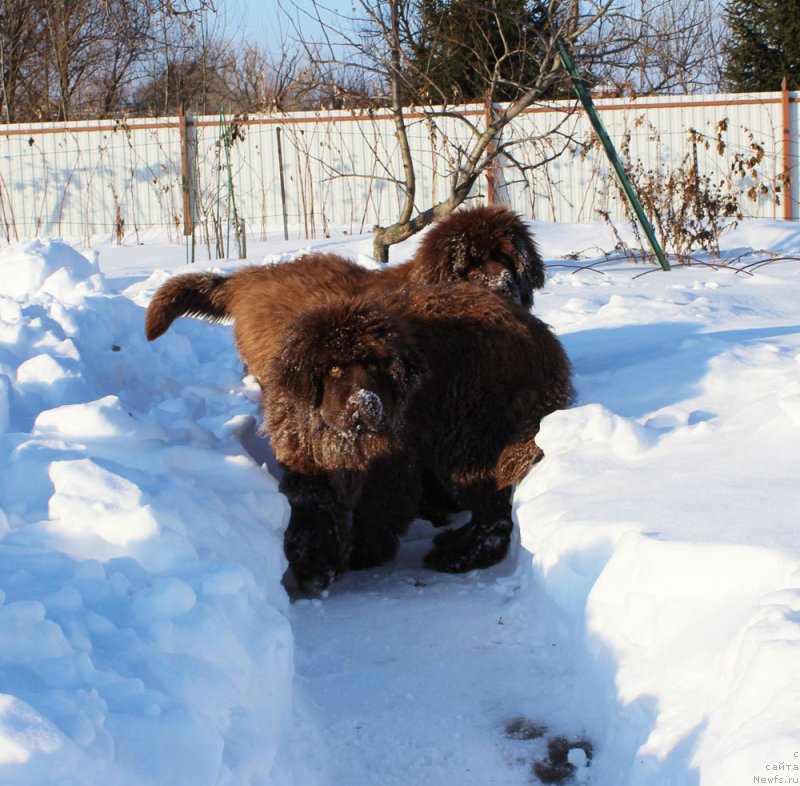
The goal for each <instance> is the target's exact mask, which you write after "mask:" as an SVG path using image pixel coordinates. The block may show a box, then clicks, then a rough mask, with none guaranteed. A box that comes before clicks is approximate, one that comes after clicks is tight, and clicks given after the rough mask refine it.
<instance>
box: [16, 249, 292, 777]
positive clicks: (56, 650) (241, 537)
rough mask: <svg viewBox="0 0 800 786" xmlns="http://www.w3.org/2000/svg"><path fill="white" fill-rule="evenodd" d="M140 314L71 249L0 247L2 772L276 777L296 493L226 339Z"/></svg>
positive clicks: (288, 658) (287, 707)
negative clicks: (267, 443)
mask: <svg viewBox="0 0 800 786" xmlns="http://www.w3.org/2000/svg"><path fill="white" fill-rule="evenodd" d="M154 286H155V282H153V283H152V284H151V288H152V287H154ZM142 324H143V311H142V309H141V307H139V306H137V305H135V304H134V303H133V302H132V301H131V299H130V298H129V297H126V296H124V295H118V294H112V293H111V292H110V290H109V289H108V287H107V286H106V283H105V280H104V278H103V276H102V275H101V274H100V273H99V271H98V269H97V266H96V265H95V264H93V263H91V262H89V261H87V259H86V258H85V257H84V256H83V255H81V254H80V253H78V252H77V251H75V250H74V249H72V248H70V247H69V246H67V245H66V244H64V243H62V242H59V241H49V242H42V241H36V242H33V243H29V244H26V245H21V246H18V247H14V248H11V249H4V250H3V251H2V252H0V447H1V449H0V462H2V466H1V467H0V538H2V541H0V675H2V679H0V690H2V691H4V692H3V693H1V694H0V781H2V782H3V783H4V784H26V785H28V786H29V785H30V784H34V783H42V784H44V783H59V784H70V783H74V784H81V786H84V785H85V784H109V783H113V784H137V786H138V785H139V784H143V783H159V784H166V783H169V784H187V786H198V784H218V783H220V784H224V783H230V784H237V785H238V784H246V783H256V782H257V783H271V782H281V783H283V782H285V781H282V780H280V779H278V780H277V781H273V775H274V773H275V772H276V771H278V769H279V767H278V760H279V751H280V748H281V746H282V744H283V742H284V741H285V739H286V738H287V736H288V734H289V732H290V726H291V718H290V713H291V699H292V696H291V684H292V675H293V662H292V660H293V656H292V651H293V642H292V635H291V631H290V629H289V626H288V623H287V621H286V618H285V611H286V608H287V599H286V596H285V593H284V591H283V589H282V587H281V586H280V579H281V575H282V573H283V569H284V561H283V560H284V558H283V553H282V548H281V542H282V530H283V528H284V527H285V525H286V521H287V518H288V508H287V505H286V502H285V500H284V498H283V497H282V495H280V494H279V493H278V492H277V488H276V483H275V481H274V480H273V479H272V478H271V477H270V476H269V475H268V474H266V473H265V472H264V471H262V470H261V469H259V468H257V467H256V466H255V464H254V463H253V461H252V460H251V459H250V458H249V457H248V456H246V455H245V453H244V450H243V448H242V445H241V441H240V437H239V435H240V434H241V433H242V431H243V430H246V428H247V427H248V425H249V426H252V423H253V422H254V420H255V404H254V403H253V402H252V401H251V400H250V398H248V391H247V390H246V389H245V388H244V387H243V385H242V382H241V369H240V367H239V366H238V363H237V360H236V353H235V351H234V350H233V347H232V345H231V341H230V337H229V335H228V332H227V331H223V330H215V329H213V328H211V327H210V326H207V325H203V324H201V323H186V324H181V325H179V326H176V329H175V330H173V331H171V332H170V334H169V335H168V336H165V338H164V339H163V340H162V341H160V342H158V343H156V344H154V345H148V344H147V342H146V341H145V339H144V335H143V329H142Z"/></svg>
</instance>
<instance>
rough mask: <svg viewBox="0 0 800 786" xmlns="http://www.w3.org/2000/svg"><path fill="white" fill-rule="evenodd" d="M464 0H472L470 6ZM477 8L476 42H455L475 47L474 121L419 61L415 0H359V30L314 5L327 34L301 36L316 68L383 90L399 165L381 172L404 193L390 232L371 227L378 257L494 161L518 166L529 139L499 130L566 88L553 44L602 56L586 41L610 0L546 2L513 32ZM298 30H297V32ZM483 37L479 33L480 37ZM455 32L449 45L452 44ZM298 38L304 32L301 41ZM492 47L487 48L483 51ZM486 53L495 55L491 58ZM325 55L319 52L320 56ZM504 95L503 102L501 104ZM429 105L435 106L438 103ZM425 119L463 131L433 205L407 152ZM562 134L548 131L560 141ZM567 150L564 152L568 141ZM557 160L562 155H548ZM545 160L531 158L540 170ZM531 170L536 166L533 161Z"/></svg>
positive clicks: (484, 6) (458, 197)
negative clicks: (417, 122)
mask: <svg viewBox="0 0 800 786" xmlns="http://www.w3.org/2000/svg"><path fill="white" fill-rule="evenodd" d="M466 1H467V2H470V0H466ZM471 1H472V2H473V5H475V6H476V7H477V8H479V9H480V11H481V13H482V14H483V20H484V21H483V22H482V23H481V25H482V26H481V25H479V26H477V27H476V32H475V34H474V37H473V40H472V42H470V41H469V40H463V36H460V35H459V36H458V37H459V39H460V40H459V41H458V42H457V43H458V45H459V46H467V47H469V46H473V47H474V50H475V51H474V54H475V57H473V58H472V59H471V61H470V62H471V64H470V67H471V68H473V69H475V68H478V69H481V72H480V78H481V85H482V87H483V92H484V95H485V100H486V104H487V107H489V108H490V111H488V112H487V113H486V114H485V116H483V114H481V116H479V117H478V118H476V117H475V116H473V115H471V114H469V113H465V112H462V111H459V109H458V108H457V107H454V106H452V105H451V104H449V103H448V101H449V100H450V96H449V95H448V92H449V91H448V90H447V89H443V88H442V82H441V80H440V79H438V78H434V76H435V75H434V74H433V72H432V71H431V69H430V64H431V63H432V62H433V58H432V57H427V58H426V57H420V56H419V54H420V52H421V51H424V50H425V45H424V41H423V39H427V40H431V36H430V35H429V32H430V31H429V30H428V29H427V28H425V27H424V20H422V19H421V17H420V15H419V13H418V10H419V3H418V2H417V1H416V0H355V1H354V5H355V6H356V8H357V9H358V12H359V18H358V20H357V22H356V25H355V27H353V26H352V25H349V26H348V25H347V24H346V21H345V20H342V19H341V18H339V19H338V20H337V19H336V18H335V17H332V16H331V13H330V12H328V11H327V10H326V9H323V8H322V7H321V6H315V11H314V16H315V21H316V22H317V24H318V25H319V27H320V29H321V30H322V31H323V35H322V38H321V40H318V41H314V42H310V41H308V40H307V38H306V44H307V51H308V54H309V57H310V58H311V59H312V60H313V61H314V62H316V63H317V64H318V65H320V66H325V67H338V68H340V69H345V70H346V72H348V73H352V72H354V71H356V70H360V71H361V72H362V73H365V74H367V75H368V76H369V78H370V79H371V80H372V81H373V82H374V83H377V84H379V85H380V86H381V89H380V91H376V92H377V93H378V96H379V98H378V101H377V103H378V105H384V106H386V107H387V108H388V111H389V112H390V113H391V117H392V118H393V121H394V128H395V138H396V141H397V146H398V149H399V158H400V160H401V169H400V171H398V172H394V173H387V175H386V179H388V180H390V181H391V182H393V183H394V184H395V185H396V186H397V187H398V188H399V189H400V191H401V193H402V199H401V201H402V205H401V208H400V211H399V215H398V217H397V220H396V221H395V222H394V223H393V224H391V225H389V226H376V227H374V230H373V231H374V254H375V256H376V258H378V259H380V260H382V261H387V260H388V253H389V247H390V246H391V245H393V244H395V243H399V242H401V241H403V240H405V239H406V238H408V237H410V236H411V235H413V234H414V233H416V232H418V231H419V230H421V229H423V228H424V227H425V226H427V225H428V224H430V223H431V222H433V221H434V220H435V219H437V218H439V217H441V216H444V215H447V214H448V213H450V212H452V211H453V210H454V209H455V208H456V207H458V206H459V205H460V204H461V203H463V202H464V201H465V200H466V199H467V197H468V196H469V195H470V192H471V191H472V189H473V187H474V185H475V183H476V182H477V181H478V179H479V178H480V177H481V176H482V175H484V174H485V173H486V172H487V171H489V170H490V169H491V168H492V167H493V166H494V165H495V163H496V162H497V160H498V159H499V158H501V157H502V158H503V159H504V160H505V161H506V162H511V163H514V164H516V165H518V166H520V167H523V166H532V165H531V164H527V165H523V164H522V163H521V162H520V161H518V160H517V159H516V158H515V157H514V151H513V148H514V145H515V144H519V143H520V142H521V141H527V142H530V141H531V140H530V139H528V140H520V139H517V140H514V141H511V140H510V139H505V138H504V137H503V131H504V129H506V128H507V127H509V126H511V124H513V123H514V121H515V120H516V119H517V118H518V117H519V116H520V114H521V113H523V112H524V111H525V110H526V109H528V108H529V107H531V106H533V105H534V104H535V103H536V102H538V101H541V100H542V99H544V98H547V97H552V95H553V94H554V92H556V91H557V90H558V89H559V88H560V89H562V90H563V86H564V77H565V74H564V70H563V66H562V63H561V58H560V53H559V42H560V43H561V44H563V45H564V46H567V47H570V48H572V49H573V50H575V51H577V52H578V53H579V56H580V57H581V58H582V60H584V61H585V62H586V63H591V62H592V60H593V59H594V58H595V57H597V56H598V52H599V50H600V49H603V48H607V46H608V45H607V42H605V41H602V40H601V39H599V38H594V39H592V38H591V36H590V35H589V34H590V32H591V31H592V29H593V28H594V27H595V26H596V25H597V24H598V22H599V20H600V19H602V18H603V17H604V16H605V15H606V14H607V13H608V12H609V9H610V8H611V6H612V0H599V2H591V0H590V1H589V2H585V1H584V2H578V0H547V2H541V3H536V4H535V6H534V8H533V11H532V12H531V13H527V14H525V16H524V17H517V16H514V17H512V18H511V19H510V21H511V22H512V23H513V24H516V25H517V27H518V28H519V29H518V31H517V34H516V35H514V36H511V35H508V34H504V32H503V31H506V30H508V22H509V13H508V12H507V11H506V10H505V9H504V8H502V7H501V6H500V5H499V4H498V3H497V2H495V1H494V0H489V2H477V0H471ZM506 8H507V6H506ZM301 26H302V24H298V30H299V29H300V28H301ZM488 28H493V29H495V30H500V31H501V32H500V34H499V35H493V37H492V38H491V40H488V38H483V36H485V35H487V34H486V32H485V30H486V29H488ZM482 30H483V31H484V32H483V33H482V32H481V31H482ZM456 33H457V30H456V28H454V27H451V28H450V29H445V28H443V29H442V30H440V31H437V33H436V35H434V36H433V38H434V39H435V40H436V41H438V42H439V43H440V44H444V45H453V44H455V43H456V41H455V36H456ZM448 36H453V37H454V40H448ZM300 37H301V38H303V36H300ZM487 47H488V48H487ZM487 51H489V52H490V54H491V56H490V57H487V56H486V53H487ZM323 55H324V56H323ZM511 62H524V63H525V68H520V69H517V70H514V69H509V68H507V66H508V64H509V63H511ZM501 98H502V99H503V102H502V103H500V100H499V99H501ZM433 102H436V103H435V104H434V103H433ZM419 113H422V114H423V115H424V116H425V118H426V122H427V123H428V124H429V126H430V128H431V133H435V134H437V135H439V136H440V137H443V136H446V135H447V131H446V128H445V124H446V123H450V124H452V122H453V121H454V120H455V121H456V122H458V123H461V124H462V125H463V126H464V127H465V129H466V140H467V141H466V142H462V143H460V144H459V145H458V146H457V150H456V151H455V155H454V156H453V157H452V161H451V166H450V170H449V172H448V173H447V176H448V179H449V184H450V185H449V189H448V193H447V195H446V196H445V198H443V199H440V200H439V201H437V202H435V203H433V204H431V203H430V201H432V200H430V201H428V200H429V199H430V197H429V195H425V194H420V193H418V189H417V180H418V178H417V167H418V161H416V160H415V156H414V154H413V152H412V146H411V143H410V136H409V117H410V116H412V115H415V114H419ZM558 132H559V129H558V128H554V129H548V130H547V132H546V133H548V134H552V135H554V136H555V135H557V134H558ZM563 147H566V141H565V142H564V145H562V149H563ZM553 154H554V155H557V154H558V151H556V152H554V153H553ZM544 163H545V161H544V160H542V161H539V162H537V164H538V165H543V164H544ZM534 165H536V164H534Z"/></svg>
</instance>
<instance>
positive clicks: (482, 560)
mask: <svg viewBox="0 0 800 786" xmlns="http://www.w3.org/2000/svg"><path fill="white" fill-rule="evenodd" d="M482 486H483V488H482V489H473V491H475V494H470V495H469V496H471V497H472V502H471V504H470V500H469V499H464V498H460V499H459V502H462V501H463V503H464V507H465V508H469V509H470V510H471V511H472V518H471V519H470V520H469V521H468V522H467V523H466V524H464V525H463V526H461V527H458V528H457V529H449V530H445V531H444V532H440V533H439V534H438V535H437V536H436V537H435V538H434V539H433V548H432V549H431V550H430V551H429V552H428V554H427V555H426V556H425V567H427V568H431V569H432V570H439V571H443V572H445V573H466V572H467V571H470V570H475V569H478V568H488V567H491V566H492V565H495V564H496V563H498V562H500V561H501V560H502V559H503V558H504V557H505V556H506V554H507V553H508V547H509V544H510V543H511V532H512V530H513V528H514V525H513V523H512V521H511V499H510V497H511V492H510V489H502V490H498V489H497V488H496V487H494V486H493V485H492V484H489V483H487V484H482Z"/></svg>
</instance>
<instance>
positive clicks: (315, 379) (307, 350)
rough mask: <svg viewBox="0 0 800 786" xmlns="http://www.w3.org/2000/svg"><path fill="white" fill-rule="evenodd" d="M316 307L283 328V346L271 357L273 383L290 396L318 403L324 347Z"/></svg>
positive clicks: (323, 338)
mask: <svg viewBox="0 0 800 786" xmlns="http://www.w3.org/2000/svg"><path fill="white" fill-rule="evenodd" d="M316 312H317V309H312V310H311V311H310V312H306V313H305V314H303V315H301V316H300V317H298V318H297V319H296V320H295V321H294V322H293V323H292V324H291V325H290V327H289V329H288V330H287V333H286V336H285V338H284V342H283V346H282V348H281V351H280V353H279V354H278V356H277V357H276V358H275V359H274V360H273V362H272V367H271V369H270V373H271V375H272V379H273V382H275V383H277V385H278V386H279V387H281V388H284V389H285V390H286V391H287V392H288V393H290V394H291V395H292V396H293V397H297V398H299V399H300V400H303V401H311V402H313V403H314V406H318V405H319V399H320V396H321V385H322V362H323V358H322V357H321V351H322V350H323V349H324V347H325V333H324V327H323V325H322V324H321V322H320V320H319V318H318V314H317V313H316Z"/></svg>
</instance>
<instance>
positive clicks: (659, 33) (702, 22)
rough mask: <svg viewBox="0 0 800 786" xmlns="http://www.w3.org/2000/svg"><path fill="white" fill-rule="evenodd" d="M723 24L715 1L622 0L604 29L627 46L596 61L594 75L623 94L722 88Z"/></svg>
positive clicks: (608, 87)
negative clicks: (600, 61)
mask: <svg viewBox="0 0 800 786" xmlns="http://www.w3.org/2000/svg"><path fill="white" fill-rule="evenodd" d="M723 24H724V23H723V20H722V17H721V15H720V12H719V3H718V2H717V0H628V1H627V2H622V3H621V5H620V6H619V7H618V8H617V9H616V12H615V13H614V14H611V15H609V16H608V18H607V19H606V20H604V24H603V25H602V26H601V27H602V34H603V35H605V36H609V37H613V39H614V40H615V41H617V42H618V43H620V44H622V45H623V46H621V47H620V49H619V52H618V55H617V56H616V57H613V56H612V57H608V58H606V59H605V60H604V61H603V62H602V63H598V64H597V68H596V71H595V73H594V77H595V79H596V81H597V82H598V83H599V84H600V85H602V86H603V87H604V88H605V89H607V90H611V91H613V92H616V93H621V94H626V93H627V94H633V95H664V94H666V93H670V94H675V93H678V94H688V93H699V92H704V91H708V90H709V89H710V90H716V89H719V88H720V86H721V82H722V80H721V47H720V43H721V39H722V27H723ZM598 32H600V31H599V30H598Z"/></svg>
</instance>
